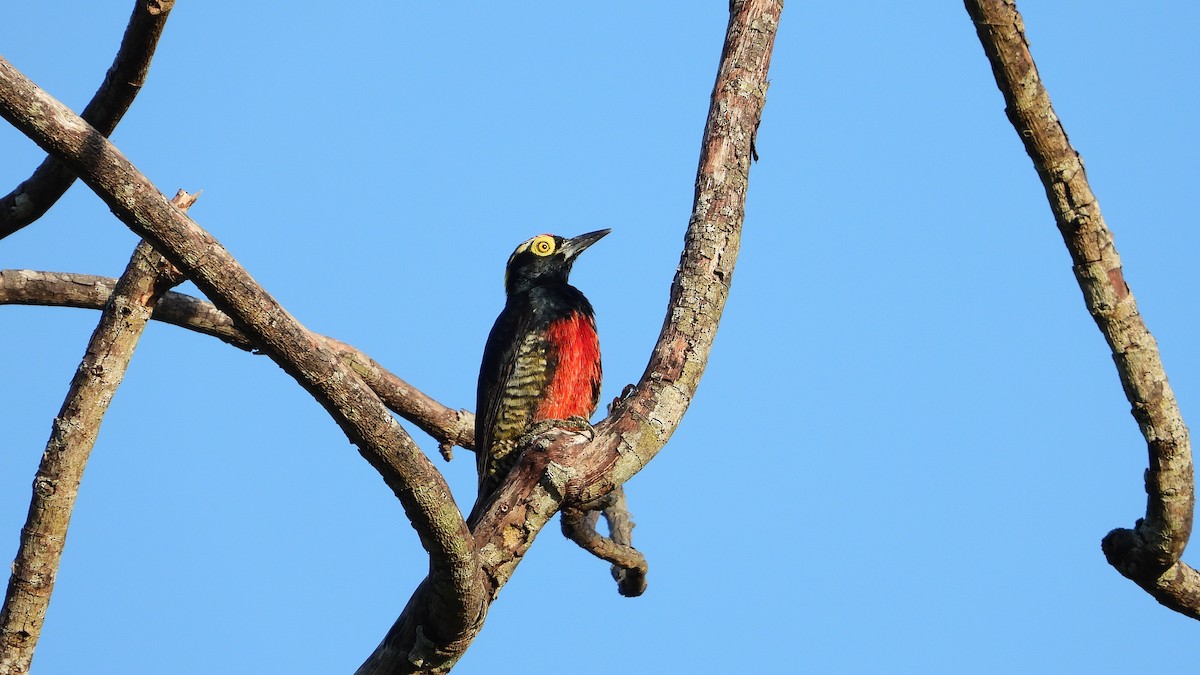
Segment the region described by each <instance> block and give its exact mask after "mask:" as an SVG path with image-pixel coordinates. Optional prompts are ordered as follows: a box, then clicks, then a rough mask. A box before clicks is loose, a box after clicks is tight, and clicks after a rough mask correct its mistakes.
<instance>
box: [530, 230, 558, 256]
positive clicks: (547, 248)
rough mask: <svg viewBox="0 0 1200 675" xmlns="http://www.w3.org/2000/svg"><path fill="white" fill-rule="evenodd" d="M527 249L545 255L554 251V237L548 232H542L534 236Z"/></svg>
mask: <svg viewBox="0 0 1200 675" xmlns="http://www.w3.org/2000/svg"><path fill="white" fill-rule="evenodd" d="M529 250H530V251H533V252H534V254H535V255H541V256H546V255H550V254H551V253H554V237H551V236H550V235H548V234H543V235H541V236H540V237H534V238H533V242H532V243H530V244H529Z"/></svg>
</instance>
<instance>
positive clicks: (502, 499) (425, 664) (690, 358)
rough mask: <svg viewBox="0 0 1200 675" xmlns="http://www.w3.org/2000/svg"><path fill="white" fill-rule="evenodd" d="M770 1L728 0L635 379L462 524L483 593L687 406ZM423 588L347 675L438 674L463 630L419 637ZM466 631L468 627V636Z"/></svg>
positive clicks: (733, 243) (729, 248)
mask: <svg viewBox="0 0 1200 675" xmlns="http://www.w3.org/2000/svg"><path fill="white" fill-rule="evenodd" d="M782 10H783V2H782V1H781V0H734V1H733V2H731V3H730V16H729V26H728V28H727V31H726V35H725V44H724V48H723V50H722V53H721V61H720V65H719V67H718V70H717V78H716V83H715V84H714V86H713V92H712V100H711V104H710V107H709V113H708V120H707V122H706V124H705V130H704V138H703V141H702V143H701V151H700V165H699V168H698V170H697V176H696V194H695V202H694V206H693V212H692V217H691V220H690V222H689V223H688V228H687V232H686V234H685V235H684V248H683V253H682V256H681V259H680V265H679V268H678V271H677V272H676V275H675V279H674V281H673V283H672V285H671V294H670V301H669V303H668V305H667V312H666V319H665V321H664V324H663V329H662V332H661V333H660V335H659V339H658V342H657V343H656V345H655V347H654V350H653V352H652V354H651V357H650V362H649V364H648V365H647V367H646V372H645V373H644V374H643V376H642V378H641V381H640V382H639V383H638V384H637V386H636V388H635V389H634V390H633V393H632V394H630V396H629V397H628V398H626V399H625V400H624V401H623V402H622V405H621V406H620V407H619V408H618V409H617V411H616V412H615V413H614V414H613V415H610V416H609V418H608V419H606V420H604V421H603V422H601V423H599V424H598V425H596V428H595V431H596V433H595V436H594V438H591V439H589V438H587V437H585V436H583V435H580V434H574V433H570V432H567V431H563V430H555V431H551V432H548V433H547V434H546V435H544V436H542V437H540V438H539V439H537V440H536V441H535V442H534V446H533V447H530V448H526V449H525V451H524V452H522V454H521V456H520V457H519V459H518V460H517V464H516V466H515V467H514V468H513V469H512V470H511V472H510V473H509V474H508V476H507V477H506V479H505V480H504V482H503V483H501V485H500V487H499V488H498V490H497V492H496V494H495V495H494V497H493V498H492V501H491V503H490V505H489V506H488V507H487V508H486V510H485V511H484V512H483V513H482V515H481V516H480V518H479V520H478V522H476V523H473V529H472V533H473V535H474V537H475V542H476V546H477V548H478V550H479V557H480V562H481V564H482V566H483V574H484V580H485V583H486V585H487V594H486V597H487V598H488V600H489V601H490V600H491V599H494V598H495V597H496V596H497V594H498V593H499V592H500V590H501V588H502V587H503V585H504V584H505V583H506V582H507V581H508V579H509V578H511V576H512V574H513V571H514V570H515V569H516V566H517V564H518V563H519V562H520V560H521V557H522V556H523V555H524V554H525V552H526V551H527V550H528V549H529V547H530V546H531V545H532V543H533V540H534V537H536V536H537V534H538V532H540V531H541V529H542V528H543V527H544V526H545V525H546V523H547V522H548V521H549V519H550V518H551V517H553V515H554V513H555V512H557V511H558V509H559V508H560V507H561V506H562V504H563V503H564V502H566V503H568V504H585V503H589V502H593V501H595V500H597V499H600V498H601V497H603V496H604V495H606V494H608V493H609V492H611V491H612V490H614V489H615V488H617V487H618V486H620V485H622V484H623V483H624V482H625V481H627V480H629V478H630V477H632V476H633V475H634V474H635V473H637V472H638V471H639V470H641V468H642V467H643V466H645V465H646V463H647V462H649V461H650V460H651V459H653V458H654V456H655V455H656V454H657V453H658V451H659V450H660V449H661V448H662V447H663V445H664V444H665V443H666V442H667V440H668V439H669V438H670V436H671V434H672V432H674V430H675V428H676V426H677V425H678V424H679V421H680V419H681V418H682V416H683V413H684V411H685V410H686V409H687V407H688V404H689V403H690V401H691V399H692V396H693V395H694V393H695V391H696V387H697V385H698V384H699V382H700V376H701V375H702V374H703V372H704V367H705V364H706V363H707V361H708V355H709V352H710V350H711V348H712V343H713V339H714V337H715V335H716V330H717V324H718V322H719V319H720V317H721V312H722V310H723V309H724V307H725V299H726V297H727V296H728V294H729V283H730V281H731V280H732V277H733V267H734V262H735V261H736V259H737V251H738V244H739V242H740V239H741V227H742V220H743V218H744V215H745V198H746V189H747V186H748V185H749V175H750V159H751V156H752V154H753V147H752V146H753V145H754V136H755V134H756V132H757V130H758V124H759V121H760V120H761V117H762V109H763V104H764V102H765V100H766V90H767V71H768V69H769V67H770V63H771V50H772V48H773V46H774V40H775V33H776V28H777V26H778V22H779V16H780V12H782ZM429 595H430V593H429V591H428V588H427V587H426V586H425V585H424V584H423V585H422V586H421V587H420V588H418V589H417V591H416V592H415V593H414V594H413V597H412V599H411V600H410V601H409V603H408V605H407V606H406V607H405V608H404V611H403V612H402V613H401V615H400V618H398V619H397V620H396V622H395V624H394V625H393V626H392V628H391V629H390V630H389V631H388V634H387V635H386V636H385V637H384V639H383V641H382V642H381V643H380V645H379V646H378V647H377V648H376V649H375V652H374V653H372V654H371V656H370V657H369V658H368V659H367V661H366V662H365V663H364V664H363V665H362V666H361V667H360V668H359V670H358V673H359V675H379V674H384V673H386V674H389V675H390V674H392V673H408V672H445V671H446V670H449V669H450V668H451V667H453V665H454V663H455V661H457V659H458V658H459V657H460V656H461V655H462V652H463V651H464V650H465V649H466V647H467V645H468V644H469V643H470V641H471V640H472V639H474V635H475V633H474V632H471V633H466V634H463V635H462V636H461V637H460V638H459V639H457V640H455V641H453V642H450V641H444V642H436V641H431V640H429V639H428V637H427V636H428V633H427V632H425V631H424V630H423V627H424V626H427V625H428V624H429V622H430V614H429V612H428V611H427V610H426V609H425V607H426V603H427V602H428V597H429ZM477 630H478V629H476V632H477Z"/></svg>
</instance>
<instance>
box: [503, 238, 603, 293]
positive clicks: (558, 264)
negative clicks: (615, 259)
mask: <svg viewBox="0 0 1200 675" xmlns="http://www.w3.org/2000/svg"><path fill="white" fill-rule="evenodd" d="M611 231H612V230H597V231H595V232H588V233H587V234H581V235H579V236H578V237H575V238H574V239H564V238H562V237H559V236H557V235H553V234H539V235H538V236H536V237H534V238H533V239H530V240H529V241H527V242H525V243H523V244H521V245H520V246H518V247H517V250H515V251H513V254H512V255H511V256H509V258H508V266H507V267H505V269H504V290H505V292H506V293H508V294H509V295H511V294H513V293H516V292H518V291H523V290H527V289H529V288H532V287H534V286H539V285H543V284H551V283H560V282H561V283H566V282H567V277H568V276H569V275H570V274H571V265H573V264H574V263H575V258H577V257H579V254H580V253H583V251H584V249H586V248H587V247H589V246H591V245H592V244H594V243H596V242H597V241H600V238H601V237H603V236H604V235H606V234H608V233H609V232H611Z"/></svg>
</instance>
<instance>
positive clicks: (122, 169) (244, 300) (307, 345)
mask: <svg viewBox="0 0 1200 675" xmlns="http://www.w3.org/2000/svg"><path fill="white" fill-rule="evenodd" d="M0 116H3V117H4V118H5V119H7V120H8V121H9V122H10V123H12V124H13V126H15V127H16V128H18V129H19V130H21V131H22V132H23V133H25V134H26V135H27V136H29V137H30V138H32V139H33V140H34V141H36V142H37V143H38V144H39V145H40V146H42V148H43V149H45V150H46V151H47V152H49V153H51V154H53V155H55V156H58V157H59V158H61V159H63V160H64V161H65V162H66V164H67V165H68V166H69V167H70V168H71V169H72V170H73V171H75V173H76V174H77V175H79V177H80V178H81V179H82V180H83V181H84V182H85V183H87V185H88V187H90V188H91V189H92V190H93V191H94V192H95V193H96V194H97V195H98V196H99V197H100V198H101V199H103V200H104V201H105V203H106V204H108V206H109V208H111V209H112V211H113V213H114V214H116V215H117V217H118V218H120V219H121V221H122V222H124V223H125V224H126V225H127V226H128V227H129V228H130V229H131V230H133V231H134V232H135V233H136V234H138V235H139V236H141V237H142V238H143V239H146V240H147V241H149V242H151V244H153V246H154V248H155V249H156V250H158V251H160V252H161V253H162V254H163V255H164V256H166V258H167V259H168V260H170V261H171V263H172V264H174V265H175V266H176V267H178V268H179V269H181V270H183V271H184V273H185V274H187V276H188V278H189V279H190V280H191V281H193V282H194V283H195V284H196V285H197V286H198V287H199V288H200V289H201V291H203V292H204V293H205V294H206V295H207V296H208V297H209V298H210V299H212V300H213V303H214V304H216V305H217V307H218V308H220V309H221V310H222V311H224V312H225V313H227V314H228V315H229V316H230V317H232V318H233V319H234V321H235V322H236V323H237V325H238V326H240V327H241V328H242V330H244V331H245V332H246V334H247V335H248V336H249V337H250V339H251V340H252V341H253V342H254V343H255V344H257V345H259V347H260V348H261V349H262V350H263V351H264V352H265V353H266V354H267V355H268V356H269V357H270V358H271V359H272V360H273V361H275V362H276V363H277V364H279V366H280V367H281V368H283V369H284V371H285V372H287V373H288V374H289V375H291V376H292V377H293V378H294V379H295V380H296V382H297V383H299V384H300V385H301V386H302V387H304V388H305V389H306V390H307V391H308V392H309V393H310V394H311V395H312V396H313V398H314V399H316V401H317V402H318V403H320V404H321V405H322V406H323V407H324V408H325V410H326V411H327V412H328V413H329V415H330V416H331V417H333V419H334V420H335V421H336V422H337V423H338V425H339V426H340V427H341V428H342V430H343V432H344V433H345V434H346V436H347V437H348V438H349V439H350V441H351V442H352V443H354V444H355V446H357V448H358V450H359V452H360V453H361V454H362V456H363V457H364V458H365V459H366V460H367V461H368V462H369V463H370V464H371V465H372V466H373V467H375V469H376V470H377V471H379V473H380V475H381V476H383V479H384V482H386V483H387V485H388V486H389V487H390V488H391V489H392V491H393V492H394V493H395V494H396V496H397V497H398V498H399V499H400V503H401V505H402V506H403V507H404V511H405V514H406V515H407V516H408V518H409V520H410V521H411V522H412V524H413V527H414V529H415V530H416V531H417V534H418V535H419V536H420V539H421V543H422V546H424V547H425V549H426V550H427V551H428V552H429V555H430V576H429V579H428V582H429V587H430V588H431V589H432V592H431V600H430V605H429V606H430V608H431V612H432V613H433V615H435V616H436V617H437V619H438V621H437V623H436V628H437V631H434V628H432V627H431V628H430V631H431V632H434V634H435V636H436V637H438V638H440V637H441V635H440V634H439V633H440V632H441V631H444V634H446V635H456V634H458V633H460V632H462V631H465V630H469V629H470V627H471V626H474V625H476V624H478V623H479V622H480V621H481V617H482V612H483V591H484V589H483V585H482V582H481V580H480V578H479V564H478V561H477V554H476V550H475V547H474V545H473V544H474V542H473V540H472V539H471V537H470V533H469V531H468V529H467V526H466V523H464V522H463V518H462V512H461V511H460V510H459V508H458V506H457V505H456V504H455V502H454V498H453V496H452V495H451V493H450V488H449V486H448V485H447V484H446V481H445V479H444V478H443V477H442V475H441V474H440V473H439V472H438V471H437V469H436V468H434V466H433V464H432V463H431V462H430V460H429V459H428V458H427V457H426V456H425V454H424V453H422V452H421V449H420V448H419V447H418V446H417V445H416V443H414V442H413V441H412V439H411V438H409V436H408V434H406V433H405V432H404V430H403V428H402V427H401V426H400V424H399V422H397V421H396V420H395V418H393V417H392V415H391V414H390V412H389V411H388V409H387V408H386V407H385V406H384V405H383V403H382V402H381V401H380V400H379V397H377V396H376V395H375V393H374V392H372V391H371V389H370V388H369V387H367V385H366V384H365V383H364V382H363V380H362V378H361V377H359V376H358V374H356V373H355V372H354V370H353V369H352V368H350V367H349V366H347V365H346V364H345V363H343V362H342V360H341V359H340V358H338V355H337V354H336V353H335V352H334V350H333V349H331V348H330V347H329V346H328V345H327V344H326V343H325V342H324V341H323V340H318V339H314V338H313V335H312V333H310V332H309V331H308V330H307V329H305V328H304V327H303V326H302V325H300V323H299V322H298V321H297V320H296V319H295V318H294V317H292V315H291V314H289V313H288V312H287V311H286V310H284V308H283V307H282V306H281V305H280V304H279V303H278V302H277V301H276V300H275V298H274V297H272V296H271V295H270V294H269V293H267V292H266V291H265V290H263V288H262V287H261V286H259V285H258V283H256V282H255V281H254V279H253V278H251V276H250V274H249V272H247V271H246V269H245V268H244V267H242V266H241V264H240V263H238V262H237V260H235V259H234V258H233V256H232V255H230V253H229V252H228V251H227V250H225V248H224V247H223V246H221V244H220V243H219V242H218V241H216V239H214V238H213V237H212V235H210V234H209V233H208V232H206V231H205V230H203V229H201V228H200V226H199V225H197V224H196V223H195V222H193V221H192V220H191V219H190V218H188V217H187V215H186V214H183V213H181V212H180V211H179V210H178V209H176V208H175V207H173V206H172V205H171V204H170V203H169V202H167V200H166V199H164V198H163V196H162V194H161V193H160V192H159V191H158V189H157V188H155V187H154V185H153V184H152V183H151V182H150V181H149V179H147V178H146V177H145V176H144V175H142V174H141V173H140V172H139V171H138V170H137V169H136V168H135V167H134V166H133V165H132V164H130V163H129V160H127V159H126V158H125V157H124V156H123V155H122V154H121V153H120V152H119V151H118V150H117V149H116V148H115V147H114V146H113V145H112V144H111V143H109V141H108V139H106V138H104V137H103V135H102V134H100V133H99V132H97V131H96V130H95V129H92V128H91V127H90V126H88V125H87V123H86V122H84V121H83V120H82V119H80V118H79V117H78V116H76V115H75V114H74V113H72V112H71V111H70V110H69V109H67V108H66V106H64V105H62V103H60V102H58V101H57V100H55V99H54V98H53V97H51V96H50V95H48V94H47V93H46V92H44V91H42V90H41V89H39V88H37V86H36V85H34V84H33V83H32V82H30V81H29V79H28V78H26V77H25V76H24V75H22V74H21V73H20V72H18V71H17V70H16V69H15V68H13V67H12V65H11V64H9V63H8V62H7V61H6V60H4V59H3V58H0Z"/></svg>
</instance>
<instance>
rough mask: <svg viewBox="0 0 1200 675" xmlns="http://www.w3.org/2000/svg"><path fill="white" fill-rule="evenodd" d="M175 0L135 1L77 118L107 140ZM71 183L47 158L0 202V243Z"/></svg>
mask: <svg viewBox="0 0 1200 675" xmlns="http://www.w3.org/2000/svg"><path fill="white" fill-rule="evenodd" d="M174 6H175V0H136V2H135V3H134V6H133V15H132V16H130V17H129V25H128V26H127V27H126V28H125V37H123V38H122V39H121V47H120V49H118V50H117V55H116V57H115V58H114V59H113V63H112V66H111V67H110V68H109V69H108V73H106V74H105V76H104V82H102V83H101V84H100V88H99V89H97V90H96V94H95V95H94V96H92V100H91V101H90V102H88V104H87V107H85V108H84V109H83V113H81V114H80V116H81V117H82V118H83V119H84V121H86V122H87V123H88V124H91V125H92V126H93V127H95V129H96V131H98V132H100V133H101V134H103V135H105V136H108V135H110V134H112V132H113V130H114V129H116V128H117V123H118V122H120V121H121V118H122V117H124V116H125V111H127V110H129V106H130V105H132V104H133V99H134V98H135V97H136V96H137V95H138V92H139V91H141V90H142V84H143V83H144V82H145V81H146V75H147V74H148V73H149V72H150V60H151V59H152V58H154V50H155V48H156V47H157V46H158V38H159V36H160V35H162V31H163V27H164V26H166V24H167V16H169V15H170V13H171V8H172V7H174ZM74 182H75V172H74V171H72V170H71V169H70V168H68V167H67V165H65V164H63V162H62V161H61V160H59V159H58V158H57V157H55V156H53V155H50V156H49V157H47V158H46V159H45V160H44V161H43V162H42V163H41V165H39V166H38V168H37V169H35V170H34V172H33V175H31V176H30V177H29V178H28V179H27V180H26V181H25V182H23V183H21V184H20V185H18V186H17V188H16V189H15V190H13V191H12V192H10V193H9V194H8V195H6V196H4V197H0V239H3V238H5V237H7V236H8V235H10V234H12V233H13V232H16V231H17V230H19V229H21V228H22V227H25V226H26V225H28V224H30V223H32V222H33V221H35V220H37V219H38V218H41V217H42V215H43V214H44V213H46V211H47V210H49V208H50V207H51V206H54V203H55V202H57V201H58V200H59V198H60V197H62V196H63V194H65V193H66V191H67V188H69V187H71V184H72V183H74Z"/></svg>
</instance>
